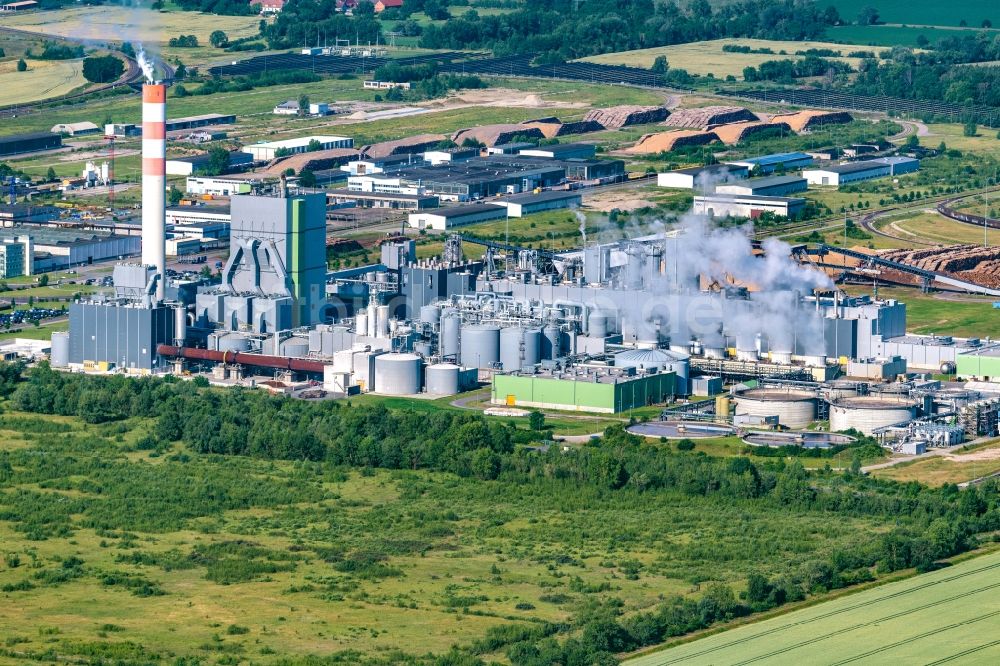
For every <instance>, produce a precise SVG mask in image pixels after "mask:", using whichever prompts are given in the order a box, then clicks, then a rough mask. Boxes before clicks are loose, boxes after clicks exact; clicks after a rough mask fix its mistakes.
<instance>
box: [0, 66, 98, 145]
mask: <svg viewBox="0 0 1000 666" xmlns="http://www.w3.org/2000/svg"><path fill="white" fill-rule="evenodd" d="M26 62H27V65H28V70H27V71H25V72H19V71H17V60H16V59H8V60H3V61H0V106H5V105H8V104H17V103H19V102H33V101H35V100H39V99H46V98H48V97H55V96H57V95H64V94H66V93H68V92H71V91H73V90H75V89H76V88H79V87H80V86H83V85H87V80H86V79H85V78H83V61H82V60H26ZM13 124H14V123H11V125H13ZM49 127H51V125H49ZM46 129H48V128H46Z"/></svg>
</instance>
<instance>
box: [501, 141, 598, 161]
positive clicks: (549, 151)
mask: <svg viewBox="0 0 1000 666" xmlns="http://www.w3.org/2000/svg"><path fill="white" fill-rule="evenodd" d="M518 154H519V155H524V156H525V157H544V158H548V159H550V160H571V159H589V158H591V157H593V156H594V155H596V154H597V146H595V145H594V144H592V143H554V144H552V145H548V146H532V147H531V148H522V149H521V150H519V151H518Z"/></svg>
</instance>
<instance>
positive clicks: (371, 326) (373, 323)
mask: <svg viewBox="0 0 1000 666" xmlns="http://www.w3.org/2000/svg"><path fill="white" fill-rule="evenodd" d="M367 321H368V337H369V338H375V337H378V306H377V305H376V304H375V301H374V300H372V301H369V303H368V318H367Z"/></svg>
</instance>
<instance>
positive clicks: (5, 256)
mask: <svg viewBox="0 0 1000 666" xmlns="http://www.w3.org/2000/svg"><path fill="white" fill-rule="evenodd" d="M25 249H26V248H25V244H24V243H21V242H18V241H11V240H4V241H0V278H4V279H7V278H14V277H20V276H22V275H25V272H24V268H25V261H24V259H25Z"/></svg>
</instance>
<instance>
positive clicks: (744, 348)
mask: <svg viewBox="0 0 1000 666" xmlns="http://www.w3.org/2000/svg"><path fill="white" fill-rule="evenodd" d="M759 358H760V353H759V352H758V351H757V338H756V336H753V335H740V336H738V337H737V338H736V360H738V361H756V360H759Z"/></svg>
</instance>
